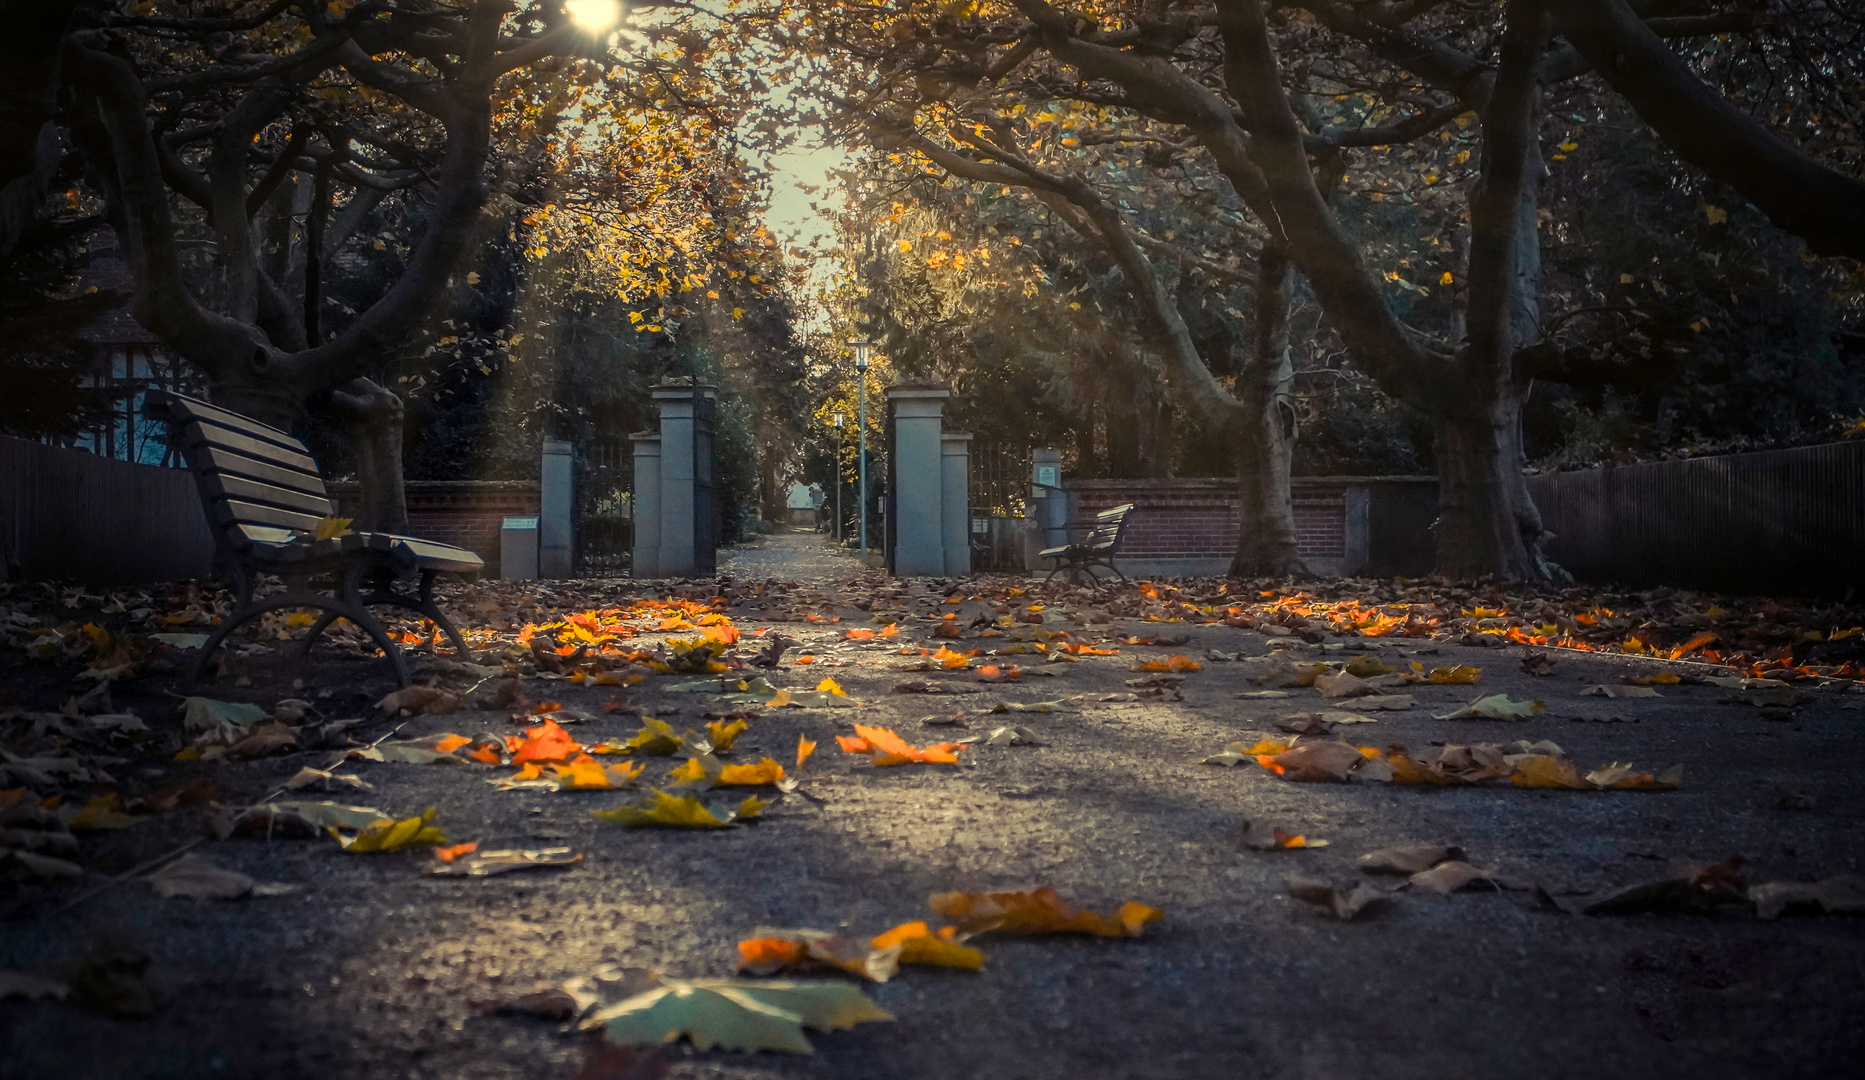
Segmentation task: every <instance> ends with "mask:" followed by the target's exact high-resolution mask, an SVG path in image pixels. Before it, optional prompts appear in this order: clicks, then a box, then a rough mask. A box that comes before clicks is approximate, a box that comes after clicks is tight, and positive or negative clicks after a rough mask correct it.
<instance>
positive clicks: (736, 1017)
mask: <svg viewBox="0 0 1865 1080" xmlns="http://www.w3.org/2000/svg"><path fill="white" fill-rule="evenodd" d="M892 1019H893V1015H892V1014H891V1013H889V1012H887V1011H886V1010H885V1009H882V1008H881V1007H880V1006H878V1005H876V1004H874V1003H873V1002H872V1001H869V1000H868V999H867V998H866V997H864V996H863V995H862V993H861V991H860V990H857V989H856V988H855V987H853V986H851V985H849V984H848V983H845V982H829V981H824V982H781V981H780V982H744V981H740V980H734V979H693V980H674V979H668V980H665V981H664V985H662V986H660V987H658V988H657V989H654V990H650V991H648V992H646V993H644V994H637V995H635V996H634V997H631V998H629V999H627V1000H626V1001H623V1002H620V1003H618V1004H616V1005H612V1006H609V1007H608V1008H605V1009H600V1010H598V1011H597V1012H595V1013H594V1014H593V1015H591V1016H590V1018H589V1019H588V1020H586V1021H584V1023H583V1026H584V1027H585V1028H601V1029H602V1030H603V1032H604V1033H605V1034H606V1035H607V1036H608V1037H609V1038H610V1039H613V1040H614V1041H616V1042H618V1043H624V1044H627V1045H633V1046H659V1045H661V1044H662V1043H668V1042H672V1041H674V1040H676V1039H678V1038H680V1037H681V1036H683V1035H684V1036H686V1037H687V1038H688V1039H691V1040H692V1042H693V1046H694V1048H695V1049H698V1050H711V1049H713V1048H714V1047H718V1048H720V1049H724V1050H744V1051H756V1050H782V1051H786V1052H789V1053H793V1054H808V1053H812V1052H813V1048H812V1047H811V1046H810V1043H809V1039H808V1038H806V1037H805V1036H804V1034H803V1029H804V1028H806V1027H808V1028H814V1029H816V1030H817V1031H834V1030H837V1029H840V1028H848V1027H853V1026H855V1025H856V1024H859V1023H865V1022H868V1021H879V1020H892Z"/></svg>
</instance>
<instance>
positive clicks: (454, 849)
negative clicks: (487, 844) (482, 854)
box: [434, 840, 479, 863]
mask: <svg viewBox="0 0 1865 1080" xmlns="http://www.w3.org/2000/svg"><path fill="white" fill-rule="evenodd" d="M478 850H479V841H477V840H469V841H467V842H466V843H464V844H454V845H453V846H451V847H437V848H435V849H434V857H435V858H436V859H439V860H440V861H441V862H444V863H449V862H452V861H453V860H455V859H457V858H459V857H460V856H462V855H471V854H472V853H473V852H475V851H478Z"/></svg>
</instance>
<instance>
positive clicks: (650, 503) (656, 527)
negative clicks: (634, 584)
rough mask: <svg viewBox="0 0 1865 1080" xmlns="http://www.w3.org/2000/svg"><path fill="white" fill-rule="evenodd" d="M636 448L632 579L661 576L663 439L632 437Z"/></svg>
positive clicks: (645, 433)
mask: <svg viewBox="0 0 1865 1080" xmlns="http://www.w3.org/2000/svg"><path fill="white" fill-rule="evenodd" d="M628 441H630V442H632V443H634V446H635V505H634V531H635V535H634V558H633V559H632V560H631V562H630V564H629V569H628V573H629V576H631V577H638V578H651V577H659V576H660V561H661V436H660V432H658V431H637V432H635V433H634V434H633V435H630V436H628Z"/></svg>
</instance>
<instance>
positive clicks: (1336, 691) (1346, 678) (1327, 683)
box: [1315, 671, 1379, 698]
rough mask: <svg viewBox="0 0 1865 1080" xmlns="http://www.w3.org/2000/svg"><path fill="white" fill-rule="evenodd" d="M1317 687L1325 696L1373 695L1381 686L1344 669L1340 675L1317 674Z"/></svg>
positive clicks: (1352, 696)
mask: <svg viewBox="0 0 1865 1080" xmlns="http://www.w3.org/2000/svg"><path fill="white" fill-rule="evenodd" d="M1315 689H1316V690H1319V691H1321V696H1322V697H1324V698H1360V697H1373V696H1374V695H1376V694H1378V693H1379V687H1377V686H1374V685H1373V684H1372V683H1370V682H1367V681H1366V680H1365V679H1362V678H1359V677H1358V676H1355V675H1350V674H1348V673H1347V672H1344V671H1343V672H1341V673H1340V674H1338V675H1318V676H1316V677H1315Z"/></svg>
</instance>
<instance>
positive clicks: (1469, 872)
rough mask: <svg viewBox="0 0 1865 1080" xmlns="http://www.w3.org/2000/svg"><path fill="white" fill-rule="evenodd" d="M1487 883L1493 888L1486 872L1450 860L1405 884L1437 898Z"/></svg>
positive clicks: (1467, 864)
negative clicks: (1433, 894) (1430, 893)
mask: <svg viewBox="0 0 1865 1080" xmlns="http://www.w3.org/2000/svg"><path fill="white" fill-rule="evenodd" d="M1479 881H1482V882H1487V883H1488V884H1490V885H1491V886H1492V887H1495V880H1494V878H1493V877H1492V876H1491V875H1490V873H1489V871H1487V870H1479V869H1477V868H1476V867H1474V866H1471V865H1470V864H1469V863H1467V862H1463V861H1461V860H1457V859H1450V860H1447V861H1445V862H1442V863H1439V864H1438V865H1436V866H1434V867H1432V868H1431V869H1429V870H1421V871H1419V872H1418V873H1416V874H1413V875H1412V876H1411V878H1410V879H1408V880H1407V881H1406V883H1405V887H1406V888H1408V889H1423V890H1425V891H1426V892H1434V893H1437V894H1438V895H1439V896H1449V895H1450V894H1451V893H1454V892H1457V891H1458V890H1460V889H1467V888H1469V887H1470V886H1472V885H1474V884H1476V883H1477V882H1479Z"/></svg>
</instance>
